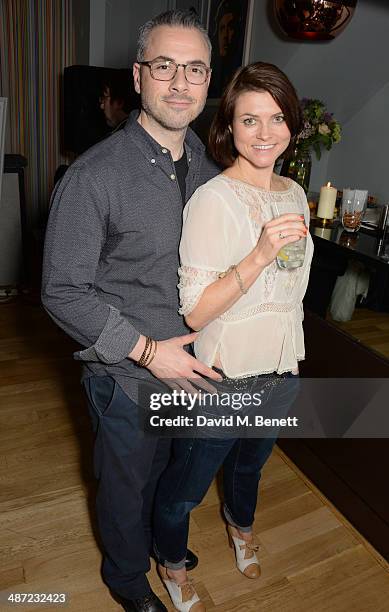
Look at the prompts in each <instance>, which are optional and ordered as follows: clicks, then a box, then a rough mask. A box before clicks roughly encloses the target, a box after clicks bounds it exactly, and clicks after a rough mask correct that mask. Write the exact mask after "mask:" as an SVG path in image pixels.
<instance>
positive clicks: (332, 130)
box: [296, 98, 341, 159]
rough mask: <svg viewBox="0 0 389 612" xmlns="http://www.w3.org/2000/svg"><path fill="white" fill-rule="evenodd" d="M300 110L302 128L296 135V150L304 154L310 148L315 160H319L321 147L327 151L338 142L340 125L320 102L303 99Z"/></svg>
mask: <svg viewBox="0 0 389 612" xmlns="http://www.w3.org/2000/svg"><path fill="white" fill-rule="evenodd" d="M301 110H302V116H303V127H302V130H301V131H300V133H299V134H298V135H297V139H296V148H297V150H298V151H299V152H301V153H306V152H308V151H309V150H310V149H311V148H312V149H313V150H314V151H315V153H316V157H317V159H320V158H321V148H322V147H324V148H325V149H327V151H329V150H330V149H331V147H332V145H333V144H337V143H338V142H340V139H341V127H340V124H339V123H338V122H337V121H336V119H334V117H333V114H332V113H328V112H327V109H326V107H325V104H324V103H323V102H321V101H320V100H313V99H310V98H303V99H302V100H301Z"/></svg>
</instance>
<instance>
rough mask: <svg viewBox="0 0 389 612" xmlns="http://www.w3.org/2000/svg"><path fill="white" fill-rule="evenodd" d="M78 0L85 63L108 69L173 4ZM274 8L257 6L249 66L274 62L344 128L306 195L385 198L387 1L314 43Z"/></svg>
mask: <svg viewBox="0 0 389 612" xmlns="http://www.w3.org/2000/svg"><path fill="white" fill-rule="evenodd" d="M75 1H77V0H75ZM78 2H83V3H84V4H85V3H88V2H90V50H89V51H90V57H89V63H90V64H91V65H95V66H109V67H112V68H123V67H127V66H129V65H131V63H132V61H133V59H134V56H135V49H136V39H137V33H138V28H139V26H140V25H141V24H142V23H144V22H145V21H146V20H147V19H150V18H151V17H152V16H154V15H156V14H158V13H159V12H162V11H163V10H166V9H168V8H172V6H174V4H175V2H174V1H173V0H143V1H142V0H78ZM179 3H180V4H182V5H184V4H187V2H186V1H181V0H179ZM272 7H273V0H255V3H254V17H253V29H252V41H251V48H250V61H256V60H262V61H268V62H272V63H274V64H277V65H278V66H279V67H280V68H281V69H282V70H284V71H285V72H286V74H287V75H288V76H289V77H290V79H291V80H292V82H293V83H294V85H295V87H296V89H297V91H298V93H299V95H300V97H303V96H305V97H310V98H319V99H321V100H323V101H324V102H325V103H326V105H327V107H328V110H329V111H330V112H333V113H334V114H335V117H336V118H337V119H338V120H339V121H340V123H341V125H342V127H343V138H342V142H341V143H340V144H338V145H336V146H335V147H333V149H332V150H331V152H330V153H329V154H328V153H326V152H324V154H323V157H322V159H321V161H320V162H318V161H316V158H315V157H313V166H312V178H311V189H313V190H318V189H319V188H320V186H321V185H322V184H323V183H325V182H326V181H327V180H331V181H333V182H334V184H336V185H337V186H338V187H339V188H341V187H343V186H345V185H353V186H357V185H358V186H360V187H366V188H368V189H369V190H370V192H371V193H372V194H377V195H379V197H380V198H381V199H387V200H389V183H388V186H386V181H385V173H384V171H383V167H384V164H385V162H386V142H387V141H389V121H388V119H387V106H389V105H388V104H386V100H388V102H389V98H388V94H389V91H388V84H389V71H388V69H387V62H388V58H389V0H358V4H357V9H356V11H355V14H354V17H353V19H352V21H351V23H350V24H349V25H348V27H347V28H346V30H345V31H344V32H343V33H342V34H341V35H340V36H339V38H337V39H335V40H333V41H331V42H316V43H308V42H307V43H303V42H300V41H293V40H290V39H286V38H285V37H283V36H282V34H280V31H279V29H278V28H277V27H276V25H275V24H274V13H273V9H272ZM362 181H363V184H362Z"/></svg>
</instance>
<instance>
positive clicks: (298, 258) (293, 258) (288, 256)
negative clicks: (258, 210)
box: [272, 202, 307, 270]
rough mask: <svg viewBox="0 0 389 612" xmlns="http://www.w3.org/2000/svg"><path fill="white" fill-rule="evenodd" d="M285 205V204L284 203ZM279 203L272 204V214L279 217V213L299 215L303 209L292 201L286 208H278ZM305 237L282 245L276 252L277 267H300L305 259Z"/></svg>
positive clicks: (287, 268) (288, 268)
mask: <svg viewBox="0 0 389 612" xmlns="http://www.w3.org/2000/svg"><path fill="white" fill-rule="evenodd" d="M284 206H285V205H284ZM284 206H283V208H284ZM280 207H281V204H280V205H277V204H276V202H274V203H273V204H272V209H273V216H274V217H279V216H280V215H281V214H287V213H295V214H296V213H297V214H299V215H302V214H304V210H303V209H302V207H300V206H299V205H298V204H296V203H295V202H293V204H292V203H291V204H290V205H289V206H287V209H286V210H282V211H281V210H280ZM306 244H307V239H306V238H305V237H304V238H300V240H298V241H297V242H291V243H290V244H286V245H285V246H283V247H282V249H280V250H279V251H278V253H277V264H278V267H279V268H282V269H284V270H292V269H293V268H301V266H302V265H303V263H304V259H305V248H306Z"/></svg>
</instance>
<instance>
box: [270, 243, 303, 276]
mask: <svg viewBox="0 0 389 612" xmlns="http://www.w3.org/2000/svg"><path fill="white" fill-rule="evenodd" d="M306 243H307V239H306V238H300V240H298V241H297V242H292V243H291V244H286V245H285V246H284V247H282V249H281V250H280V251H279V252H278V255H277V263H278V265H279V267H280V268H284V269H287V270H291V269H292V268H300V267H301V266H302V265H303V263H304V258H305V247H306Z"/></svg>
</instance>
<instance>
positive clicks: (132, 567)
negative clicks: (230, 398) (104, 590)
mask: <svg viewBox="0 0 389 612" xmlns="http://www.w3.org/2000/svg"><path fill="white" fill-rule="evenodd" d="M210 52H211V48H210V42H209V39H208V36H207V34H206V32H205V31H204V30H203V28H202V26H201V24H200V23H199V22H198V21H197V18H196V17H195V15H194V14H193V13H186V12H181V11H168V12H167V13H164V14H162V15H160V16H158V17H156V18H155V19H153V20H151V21H149V22H147V23H146V24H145V25H144V26H143V27H142V28H141V32H140V38H139V43H138V52H137V62H136V63H135V64H134V67H133V74H134V83H135V89H136V91H137V92H138V93H140V94H141V111H140V114H138V113H137V112H135V113H132V114H131V115H130V117H129V120H128V122H127V124H126V125H125V126H124V128H123V129H122V130H120V131H118V132H116V133H115V134H114V135H113V136H111V137H109V138H108V139H106V140H104V141H102V142H101V143H99V144H97V145H96V146H94V147H92V148H91V149H89V150H88V151H87V152H86V153H84V154H83V155H82V156H81V157H80V158H78V159H77V160H76V161H75V162H74V164H72V166H71V167H70V168H69V170H68V172H67V173H66V175H65V177H64V178H63V179H62V181H61V182H60V184H59V185H58V187H57V190H56V194H55V196H54V200H53V204H52V209H51V214H50V219H49V223H48V229H47V236H46V245H45V256H44V270H43V288H42V300H43V303H44V305H45V307H46V309H47V310H48V311H49V313H50V314H51V316H52V318H53V319H54V320H55V321H56V322H57V323H58V324H59V325H60V326H61V327H62V328H63V329H64V330H65V331H66V332H67V333H68V334H69V335H71V336H72V337H73V338H75V339H76V340H77V341H78V342H79V343H80V344H81V345H82V346H83V347H85V348H84V349H83V350H80V351H79V352H78V353H76V359H80V360H83V361H84V366H85V367H84V386H85V390H86V393H87V396H88V399H89V409H90V412H91V416H92V421H93V425H94V430H95V432H96V442H95V471H96V475H97V477H98V479H99V486H98V493H97V517H98V524H99V530H100V535H101V540H102V544H103V548H104V561H103V570H102V571H103V577H104V580H105V582H106V583H107V584H108V586H109V587H110V589H111V592H112V593H113V594H114V595H115V596H116V597H118V598H120V602H121V603H122V605H123V607H124V609H125V610H131V611H144V612H146V611H147V612H158V611H161V610H166V608H165V606H164V605H163V604H162V602H161V601H160V600H159V599H158V598H157V597H156V596H155V594H154V593H152V591H151V589H150V586H149V583H148V581H147V578H146V575H145V574H146V572H147V571H148V570H149V569H150V562H149V550H150V535H151V534H150V528H149V525H150V517H151V512H152V502H153V498H154V492H155V487H156V484H157V481H158V478H159V476H160V474H161V472H162V470H163V469H164V467H165V466H166V463H167V460H168V457H169V450H170V441H169V440H167V439H160V440H158V439H157V438H148V439H147V440H145V439H144V437H143V434H142V432H141V431H140V430H139V418H138V417H139V412H140V408H139V407H138V405H137V402H138V396H139V389H140V385H142V383H143V384H144V383H145V382H147V381H150V380H155V378H158V379H163V380H168V381H176V382H170V384H172V385H173V386H174V387H175V388H177V386H178V387H180V388H183V389H186V390H191V389H193V387H192V386H191V384H190V382H189V380H187V379H192V380H193V379H197V382H198V384H199V386H202V387H204V388H209V387H207V384H206V381H205V380H204V379H203V378H202V376H207V377H210V378H211V379H214V380H217V379H219V377H218V375H217V374H216V373H215V372H214V371H213V370H212V369H210V368H208V367H206V366H204V365H203V364H201V363H200V362H198V361H197V360H196V359H195V358H194V357H192V356H191V355H190V354H189V353H188V352H186V351H185V350H184V347H185V345H187V344H189V343H191V342H192V341H193V340H194V338H195V334H189V335H187V334H188V330H187V328H186V327H185V325H184V322H183V319H182V318H181V317H180V316H179V315H178V313H177V309H178V293H177V287H176V285H177V280H178V278H177V267H178V244H179V238H180V233H181V216H182V207H183V202H185V201H186V200H188V199H189V197H190V196H191V195H192V193H193V192H194V191H195V189H196V188H197V187H198V186H199V185H200V184H202V183H204V182H205V181H207V180H208V179H210V178H211V177H213V176H215V175H216V174H217V173H218V169H217V168H216V166H214V164H212V163H211V162H209V161H208V160H207V158H206V156H205V154H204V147H203V145H202V144H201V142H200V141H199V139H198V138H197V136H196V135H195V134H194V133H193V132H192V131H191V130H189V129H188V130H187V128H188V125H189V123H190V122H191V121H192V120H193V119H195V117H197V116H198V114H199V113H200V112H201V110H202V109H203V107H204V104H205V100H206V95H207V89H208V85H209V79H210V68H209V65H210ZM137 363H138V364H139V365H137ZM141 365H143V366H144V365H147V367H140V366H141ZM154 377H155V378H154Z"/></svg>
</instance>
